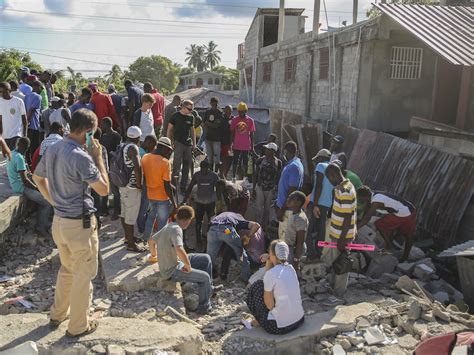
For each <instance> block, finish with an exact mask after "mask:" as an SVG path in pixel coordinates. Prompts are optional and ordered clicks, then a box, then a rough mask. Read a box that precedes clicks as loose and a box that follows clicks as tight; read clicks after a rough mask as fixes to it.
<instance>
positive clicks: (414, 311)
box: [407, 300, 422, 320]
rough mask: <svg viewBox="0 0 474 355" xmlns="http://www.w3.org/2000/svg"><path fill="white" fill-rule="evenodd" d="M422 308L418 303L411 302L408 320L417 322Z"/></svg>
mask: <svg viewBox="0 0 474 355" xmlns="http://www.w3.org/2000/svg"><path fill="white" fill-rule="evenodd" d="M421 312H422V308H421V305H420V303H419V302H418V301H416V300H415V301H412V302H411V303H410V308H409V310H408V313H407V316H408V319H410V320H417V319H418V318H420V317H421Z"/></svg>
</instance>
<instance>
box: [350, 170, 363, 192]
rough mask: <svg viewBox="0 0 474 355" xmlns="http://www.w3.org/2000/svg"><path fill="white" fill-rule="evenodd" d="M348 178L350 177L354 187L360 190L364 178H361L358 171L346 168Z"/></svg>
mask: <svg viewBox="0 0 474 355" xmlns="http://www.w3.org/2000/svg"><path fill="white" fill-rule="evenodd" d="M346 178H348V179H349V181H350V182H352V185H354V189H355V190H356V192H357V190H359V189H360V188H361V187H362V186H364V184H362V180H361V179H360V177H359V176H357V174H356V173H354V172H353V171H350V170H346Z"/></svg>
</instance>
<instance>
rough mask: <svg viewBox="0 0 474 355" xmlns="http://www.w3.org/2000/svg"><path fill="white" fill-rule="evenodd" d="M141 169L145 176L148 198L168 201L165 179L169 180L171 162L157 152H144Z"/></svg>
mask: <svg viewBox="0 0 474 355" xmlns="http://www.w3.org/2000/svg"><path fill="white" fill-rule="evenodd" d="M142 171H143V175H144V176H145V181H146V188H147V196H148V199H149V200H154V201H168V200H169V197H168V194H167V193H166V190H165V181H171V162H170V161H169V160H168V159H166V158H165V157H163V156H161V155H158V154H154V153H150V154H145V155H144V156H143V159H142Z"/></svg>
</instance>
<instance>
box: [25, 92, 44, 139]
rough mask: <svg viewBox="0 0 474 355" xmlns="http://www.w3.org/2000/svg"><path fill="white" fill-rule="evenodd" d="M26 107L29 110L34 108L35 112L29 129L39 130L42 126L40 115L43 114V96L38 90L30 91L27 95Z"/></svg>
mask: <svg viewBox="0 0 474 355" xmlns="http://www.w3.org/2000/svg"><path fill="white" fill-rule="evenodd" d="M25 109H26V112H29V111H30V110H31V109H33V113H32V114H31V117H30V124H29V125H28V128H29V129H32V130H35V131H38V130H39V128H40V115H41V96H40V95H39V94H37V93H36V92H33V91H32V92H30V93H29V94H28V95H26V96H25Z"/></svg>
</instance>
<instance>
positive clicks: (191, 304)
mask: <svg viewBox="0 0 474 355" xmlns="http://www.w3.org/2000/svg"><path fill="white" fill-rule="evenodd" d="M198 306H199V296H198V295H196V294H191V295H187V296H186V297H185V298H184V307H186V309H187V310H189V311H191V312H194V311H195V310H196V309H197V308H198Z"/></svg>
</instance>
